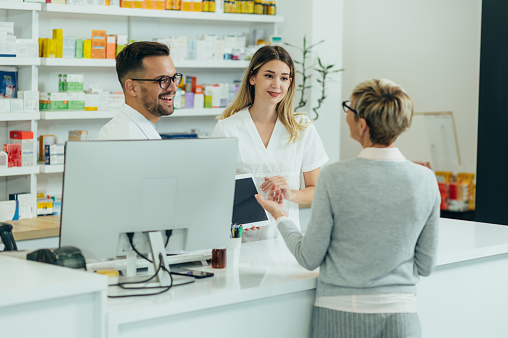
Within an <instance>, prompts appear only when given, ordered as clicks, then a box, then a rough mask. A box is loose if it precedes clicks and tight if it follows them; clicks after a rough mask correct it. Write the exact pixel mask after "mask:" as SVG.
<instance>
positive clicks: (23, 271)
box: [0, 255, 107, 338]
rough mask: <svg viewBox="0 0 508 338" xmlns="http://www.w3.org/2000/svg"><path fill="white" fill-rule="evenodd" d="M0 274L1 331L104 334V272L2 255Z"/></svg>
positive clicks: (6, 334) (8, 333)
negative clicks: (81, 269)
mask: <svg viewBox="0 0 508 338" xmlns="http://www.w3.org/2000/svg"><path fill="white" fill-rule="evenodd" d="M0 274H1V278H0V336H2V337H55V338H68V337H83V338H85V337H90V338H91V337H102V336H103V333H104V328H105V325H104V324H105V318H106V317H105V308H106V293H107V279H106V277H104V276H99V275H94V274H90V273H86V272H84V271H77V270H72V269H68V268H64V267H59V266H54V265H50V264H44V263H37V262H32V261H27V260H24V259H19V258H13V257H6V256H3V255H0Z"/></svg>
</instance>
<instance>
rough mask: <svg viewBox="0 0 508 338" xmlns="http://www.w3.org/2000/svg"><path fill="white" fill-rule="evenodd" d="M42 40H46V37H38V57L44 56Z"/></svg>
mask: <svg viewBox="0 0 508 338" xmlns="http://www.w3.org/2000/svg"><path fill="white" fill-rule="evenodd" d="M44 40H47V39H46V38H39V57H40V58H42V57H44Z"/></svg>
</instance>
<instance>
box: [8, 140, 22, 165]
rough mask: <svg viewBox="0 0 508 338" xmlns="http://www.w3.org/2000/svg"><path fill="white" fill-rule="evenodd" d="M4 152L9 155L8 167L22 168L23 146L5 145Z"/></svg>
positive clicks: (16, 144)
mask: <svg viewBox="0 0 508 338" xmlns="http://www.w3.org/2000/svg"><path fill="white" fill-rule="evenodd" d="M4 151H5V152H6V153H7V158H8V165H7V166H8V167H9V168H11V167H21V144H19V143H8V144H4Z"/></svg>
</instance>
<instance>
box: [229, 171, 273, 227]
mask: <svg viewBox="0 0 508 338" xmlns="http://www.w3.org/2000/svg"><path fill="white" fill-rule="evenodd" d="M257 193H258V191H257V189H256V186H255V185H254V179H253V178H252V177H244V178H237V179H236V184H235V199H234V204H233V220H232V223H233V224H242V225H243V226H244V227H246V226H247V225H248V226H262V225H267V224H269V223H270V221H269V219H268V216H267V214H266V212H265V210H264V209H263V208H262V207H261V206H260V205H259V203H258V202H257V201H256V198H255V197H254V195H255V194H257ZM260 222H261V223H260ZM253 223H255V224H253Z"/></svg>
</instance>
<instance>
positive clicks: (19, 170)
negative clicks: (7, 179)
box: [0, 166, 39, 176]
mask: <svg viewBox="0 0 508 338" xmlns="http://www.w3.org/2000/svg"><path fill="white" fill-rule="evenodd" d="M38 173H39V166H33V167H12V168H3V169H0V176H24V175H30V174H38Z"/></svg>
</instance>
